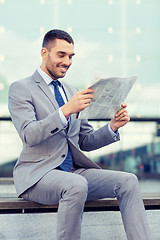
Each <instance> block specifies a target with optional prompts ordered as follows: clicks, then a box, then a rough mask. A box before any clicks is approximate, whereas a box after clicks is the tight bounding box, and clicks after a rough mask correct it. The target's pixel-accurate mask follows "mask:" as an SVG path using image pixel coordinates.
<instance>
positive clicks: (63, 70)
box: [59, 66, 68, 73]
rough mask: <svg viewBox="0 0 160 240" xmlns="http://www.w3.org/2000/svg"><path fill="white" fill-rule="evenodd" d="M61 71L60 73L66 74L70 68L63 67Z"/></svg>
mask: <svg viewBox="0 0 160 240" xmlns="http://www.w3.org/2000/svg"><path fill="white" fill-rule="evenodd" d="M59 69H60V71H61V72H62V73H65V72H67V70H68V67H65V66H61V67H59Z"/></svg>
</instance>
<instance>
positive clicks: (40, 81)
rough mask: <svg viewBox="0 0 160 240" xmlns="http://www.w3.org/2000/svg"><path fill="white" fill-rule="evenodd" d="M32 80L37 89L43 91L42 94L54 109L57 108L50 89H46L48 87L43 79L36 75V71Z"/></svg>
mask: <svg viewBox="0 0 160 240" xmlns="http://www.w3.org/2000/svg"><path fill="white" fill-rule="evenodd" d="M33 79H34V80H35V82H36V83H37V84H38V86H39V88H40V89H41V90H42V91H43V93H44V94H45V95H46V96H47V97H48V98H49V100H50V101H51V103H52V104H53V105H54V107H55V108H59V106H58V103H57V101H56V99H55V97H54V95H53V94H52V92H51V90H50V88H49V87H48V85H47V84H46V82H45V81H44V80H43V78H42V77H41V75H40V74H39V73H38V71H37V70H36V71H35V73H34V74H33Z"/></svg>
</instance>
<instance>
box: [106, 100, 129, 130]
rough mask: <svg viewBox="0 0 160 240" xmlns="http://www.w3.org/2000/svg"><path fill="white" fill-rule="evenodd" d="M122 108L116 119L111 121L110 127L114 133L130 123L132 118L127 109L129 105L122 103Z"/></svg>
mask: <svg viewBox="0 0 160 240" xmlns="http://www.w3.org/2000/svg"><path fill="white" fill-rule="evenodd" d="M121 106H122V108H121V109H120V110H119V111H117V112H116V114H115V118H114V119H112V120H111V121H110V126H111V128H112V130H113V131H114V132H116V131H117V130H118V129H119V128H120V127H123V126H124V125H125V124H126V123H128V122H129V121H130V117H129V115H128V112H127V109H126V108H127V104H125V103H122V104H121Z"/></svg>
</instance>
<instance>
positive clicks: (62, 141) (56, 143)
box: [9, 71, 150, 240]
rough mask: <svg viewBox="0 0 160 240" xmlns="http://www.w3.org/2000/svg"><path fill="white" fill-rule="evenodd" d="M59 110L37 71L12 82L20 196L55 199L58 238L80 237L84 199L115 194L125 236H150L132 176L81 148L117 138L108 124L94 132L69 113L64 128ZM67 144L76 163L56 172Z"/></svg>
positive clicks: (144, 238)
mask: <svg viewBox="0 0 160 240" xmlns="http://www.w3.org/2000/svg"><path fill="white" fill-rule="evenodd" d="M63 88H64V90H65V93H66V95H67V98H68V100H69V99H70V98H71V97H72V96H73V95H74V93H75V92H76V91H77V90H76V89H75V88H73V87H71V86H70V85H69V84H65V83H63ZM58 109H59V107H58V104H57V102H56V100H55V99H54V97H53V95H52V93H51V90H50V89H49V87H48V86H47V84H46V83H45V81H44V80H43V79H42V77H41V76H40V75H39V73H38V72H37V71H36V72H35V73H34V74H33V76H31V77H29V78H26V79H23V80H20V81H17V82H15V83H13V84H12V85H11V86H10V91H9V110H10V113H11V117H12V121H13V123H14V125H15V127H16V129H17V131H18V133H19V136H20V138H21V140H22V142H23V150H22V153H21V155H20V157H19V159H18V161H17V164H16V166H15V168H14V181H15V186H16V190H17V193H18V195H21V196H22V197H23V198H25V199H27V200H32V201H35V202H39V203H42V204H54V203H59V208H58V215H57V240H80V236H81V221H82V215H83V208H84V204H85V201H86V200H93V199H100V198H105V197H111V198H114V197H117V199H118V201H119V207H120V211H121V214H122V220H123V222H124V227H125V231H126V235H127V238H128V239H129V240H137V239H138V240H149V239H150V233H149V230H148V226H147V221H146V215H145V211H144V206H143V202H142V199H141V194H140V191H139V186H138V181H137V178H136V176H135V175H133V174H130V173H123V172H115V171H108V170H102V169H100V168H99V166H98V165H97V164H95V163H94V162H92V161H91V160H90V159H88V158H87V157H86V156H85V155H84V154H83V153H82V152H81V151H80V150H79V148H80V149H81V150H84V151H91V150H94V149H97V148H100V147H103V146H106V145H108V144H110V143H113V142H115V140H114V139H113V138H112V136H111V134H110V132H109V130H108V127H107V125H105V126H104V127H102V128H99V129H98V130H96V131H94V129H93V128H92V126H90V125H89V124H88V122H87V120H77V119H76V115H75V114H72V116H71V121H70V125H69V129H68V131H65V129H64V128H63V126H62V123H61V120H60V117H59V111H58ZM66 132H67V133H66ZM117 140H119V136H118V137H117ZM68 145H69V146H70V148H71V152H72V156H73V161H74V163H75V165H76V166H79V167H78V168H77V167H74V168H72V169H71V170H70V171H69V172H65V171H61V170H57V169H56V167H57V166H59V165H60V164H61V163H62V162H63V161H64V159H65V157H66V155H67V152H68Z"/></svg>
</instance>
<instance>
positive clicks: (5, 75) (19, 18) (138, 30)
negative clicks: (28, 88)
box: [0, 0, 160, 117]
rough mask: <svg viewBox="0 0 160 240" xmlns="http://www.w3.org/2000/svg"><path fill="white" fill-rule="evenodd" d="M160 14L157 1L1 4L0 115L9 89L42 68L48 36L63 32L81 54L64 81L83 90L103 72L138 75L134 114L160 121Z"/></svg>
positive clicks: (131, 99) (131, 100) (130, 100)
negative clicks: (67, 34)
mask: <svg viewBox="0 0 160 240" xmlns="http://www.w3.org/2000/svg"><path fill="white" fill-rule="evenodd" d="M159 12H160V1H158V0H98V1H97V0H14V1H13V0H0V116H9V113H8V108H7V98H8V88H9V85H10V84H11V83H12V82H13V81H16V80H19V79H21V78H24V77H27V76H30V75H32V74H33V73H34V71H35V70H36V68H37V67H39V66H40V64H41V57H40V50H41V42H42V39H43V35H44V34H45V32H47V31H48V30H50V29H53V28H60V29H63V30H66V31H68V32H69V33H70V34H71V35H72V37H73V38H74V41H75V53H76V55H75V57H74V59H73V66H72V67H71V68H70V70H69V72H68V73H67V75H66V77H65V78H64V81H66V82H69V83H71V84H73V85H75V86H76V87H77V88H79V89H83V88H85V87H88V86H89V84H90V83H91V81H92V79H93V76H94V75H95V74H96V73H99V72H100V73H103V74H105V75H106V76H118V77H127V76H131V75H137V76H138V79H137V81H136V83H135V85H134V87H133V89H132V90H131V92H130V93H129V96H128V97H127V99H126V102H127V104H128V110H129V113H130V115H131V116H133V117H135V116H138V117H139V116H142V117H160V94H159V90H160V80H159V77H160V67H159V62H160V21H159Z"/></svg>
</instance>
